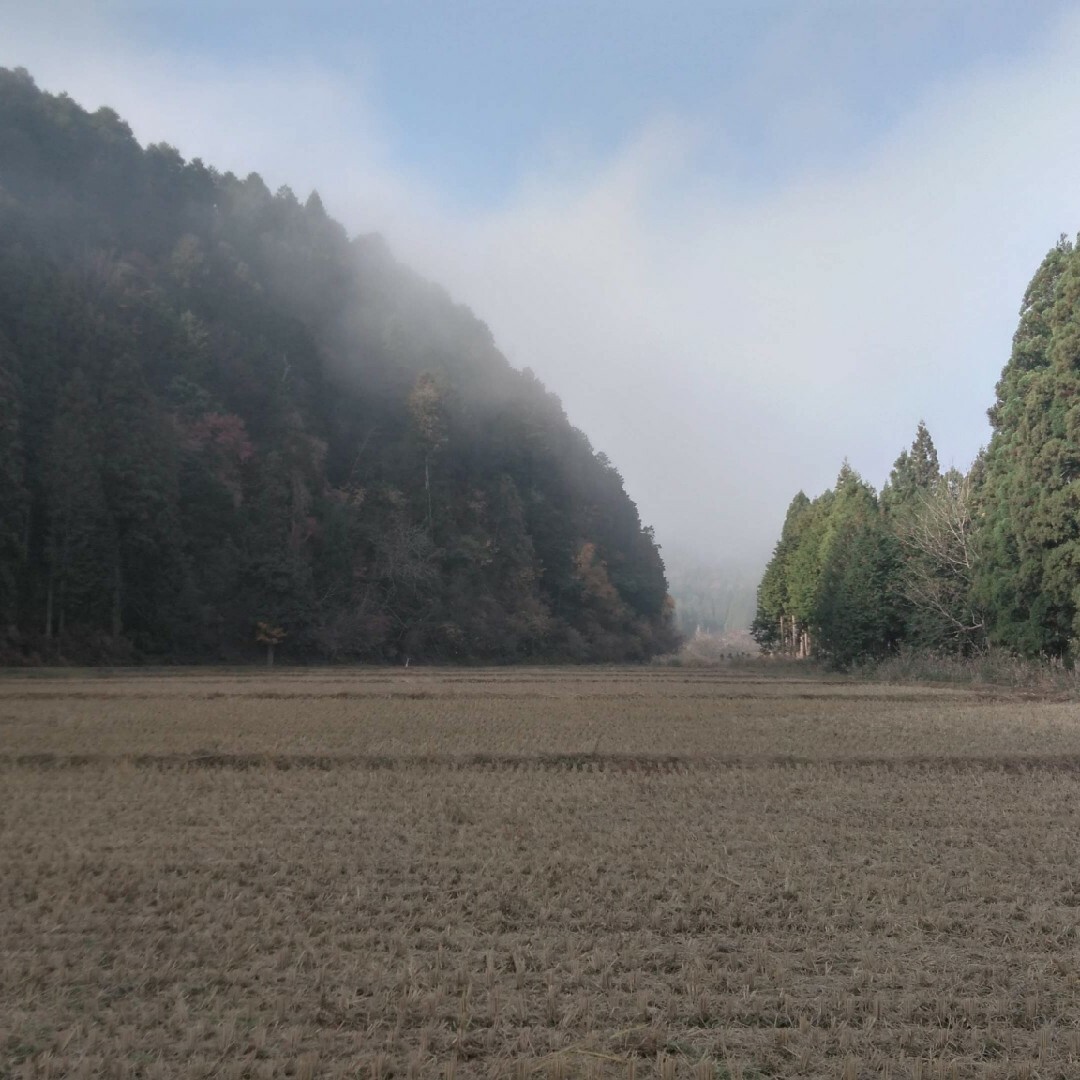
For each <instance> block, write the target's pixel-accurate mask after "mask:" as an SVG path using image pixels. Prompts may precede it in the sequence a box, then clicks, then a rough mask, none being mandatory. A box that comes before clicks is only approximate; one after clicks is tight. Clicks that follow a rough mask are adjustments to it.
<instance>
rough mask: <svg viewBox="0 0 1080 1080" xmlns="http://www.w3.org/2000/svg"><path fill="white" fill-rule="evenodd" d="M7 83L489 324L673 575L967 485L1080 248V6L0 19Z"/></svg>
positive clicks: (57, 6) (546, 4) (29, 9)
mask: <svg viewBox="0 0 1080 1080" xmlns="http://www.w3.org/2000/svg"><path fill="white" fill-rule="evenodd" d="M0 26H3V33H2V34H0V65H3V66H8V67H14V66H23V67H26V68H27V69H28V70H29V71H30V73H31V74H32V75H33V76H34V78H35V79H36V81H37V82H38V85H39V86H42V87H43V88H44V89H47V90H50V91H53V92H59V91H66V92H67V93H69V94H70V95H71V96H72V97H73V98H74V99H75V100H77V101H78V102H80V103H81V104H82V105H84V106H86V107H87V108H90V109H93V108H96V107H97V106H99V105H109V106H111V107H113V108H115V109H116V110H117V111H118V112H119V113H120V114H121V116H123V117H124V118H125V119H126V120H127V121H128V122H129V123H130V124H131V126H132V128H133V130H134V132H135V134H136V135H137V136H138V137H139V139H140V140H141V141H143V142H159V141H164V142H168V143H170V144H172V145H173V146H176V147H177V148H178V149H179V150H180V151H181V153H183V154H184V155H185V156H186V157H189V158H191V157H200V158H202V159H203V160H204V161H205V162H206V163H208V164H211V165H214V166H216V167H218V168H219V169H222V170H225V169H231V170H233V171H235V172H237V173H238V174H239V175H246V174H247V173H249V172H251V171H257V172H259V173H260V174H261V175H262V176H263V178H264V179H265V180H266V182H267V184H268V185H269V186H270V187H271V189H274V188H276V187H278V186H279V185H282V184H288V185H289V186H290V187H292V188H293V190H294V191H295V192H296V193H297V194H298V195H299V196H300V197H301V198H303V197H305V196H306V194H307V193H308V192H309V191H310V190H312V189H317V190H318V191H319V193H320V195H321V196H322V199H323V202H324V204H325V205H326V208H327V210H328V211H329V212H330V213H331V214H332V215H333V216H335V217H336V218H338V219H339V220H340V221H342V222H343V223H344V224H345V225H346V227H347V228H348V229H349V230H350V231H351V232H354V233H367V232H380V233H382V234H383V235H384V236H385V237H386V239H387V240H388V241H389V243H390V245H391V247H392V249H393V250H394V251H395V252H396V254H397V255H398V256H399V257H400V258H401V259H402V260H403V261H405V262H407V263H409V264H410V265H412V266H413V267H415V268H416V269H417V270H419V271H421V272H422V273H424V274H426V275H427V276H429V277H431V278H433V279H435V280H437V281H438V282H440V283H441V284H442V285H443V286H444V287H446V289H447V290H448V291H449V292H450V293H451V295H452V296H453V297H454V298H455V299H456V300H459V301H461V302H463V303H466V304H468V305H469V306H470V307H471V308H472V309H473V310H474V311H475V313H476V314H477V315H478V316H479V317H480V318H481V319H483V320H484V321H485V322H486V323H487V324H488V325H489V326H490V327H491V330H492V332H493V334H494V335H495V339H496V341H497V342H498V344H499V346H500V348H501V349H502V351H503V352H504V353H505V354H506V356H507V358H508V359H509V360H510V362H511V363H512V364H514V365H515V366H517V367H526V366H528V367H531V368H532V369H533V370H534V371H535V372H536V373H537V375H539V376H540V378H541V379H543V381H544V382H545V383H546V384H547V386H548V387H549V389H551V390H553V391H554V392H555V393H557V394H558V395H559V396H560V398H561V399H562V401H563V404H564V406H565V408H566V410H567V413H568V415H569V417H570V419H571V421H572V422H573V423H574V424H575V425H577V426H578V427H581V428H582V429H583V430H584V431H585V432H586V433H587V434H588V435H589V437H590V439H591V440H592V443H593V445H594V446H595V447H596V448H597V449H598V450H603V451H604V452H605V453H606V454H607V455H608V456H609V457H610V458H611V459H612V461H613V462H614V463H615V464H616V466H617V467H618V468H619V470H620V472H621V473H622V475H623V477H624V479H625V482H626V486H627V489H628V491H629V493H630V495H631V497H632V498H634V500H635V501H636V502H637V504H638V506H639V509H640V510H641V513H642V517H643V519H644V521H645V522H646V523H648V524H651V525H653V526H654V527H655V529H656V534H657V539H658V540H659V541H660V543H661V545H662V546H663V547H664V548H665V549H666V550H667V551H668V552H682V553H685V554H690V555H693V556H694V557H696V558H698V559H702V560H705V561H713V562H718V563H722V562H744V563H751V564H763V563H764V561H765V559H766V558H767V557H768V554H769V552H770V550H771V547H772V545H773V543H774V542H775V540H776V538H777V536H778V533H779V529H780V526H781V524H782V522H783V517H784V513H785V510H786V508H787V505H788V503H789V502H790V500H791V498H792V496H793V495H794V494H795V492H796V491H798V490H804V491H806V492H807V493H808V494H810V495H816V494H818V493H819V492H820V491H822V490H823V489H824V488H826V487H828V486H829V485H830V484H831V483H832V481H833V480H834V479H835V476H836V473H837V472H838V470H839V468H840V465H841V463H842V462H843V461H844V459H845V458H846V459H847V460H848V461H849V462H850V463H851V465H852V466H853V467H854V468H855V469H857V470H858V471H859V472H860V473H861V474H862V475H863V476H864V477H865V478H866V479H867V480H868V481H870V482H871V483H872V484H874V485H875V487H880V485H881V484H882V483H883V482H884V481H885V480H886V479H887V477H888V472H889V468H890V466H891V464H892V462H893V460H894V459H895V458H896V456H897V454H898V453H899V452H900V451H901V450H902V449H903V448H904V447H905V446H906V445H908V444H909V443H910V442H911V439H912V437H913V436H914V433H915V428H916V426H917V424H918V422H919V420H920V419H925V421H926V423H927V424H928V426H929V428H930V431H931V433H932V435H933V437H934V439H935V442H936V443H937V446H938V450H939V454H940V457H941V459H942V461H943V463H944V464H946V465H956V466H958V467H960V468H965V467H966V466H967V465H968V463H969V462H970V461H971V459H972V457H973V456H974V455H975V454H976V453H977V452H978V450H979V448H980V446H982V445H984V444H985V442H986V441H987V440H988V438H989V434H990V432H989V427H988V424H987V420H986V409H987V407H988V406H989V405H990V404H991V402H992V401H993V395H994V386H995V383H996V381H997V378H998V376H999V375H1000V372H1001V368H1002V366H1003V365H1004V363H1005V362H1006V360H1007V359H1008V355H1009V349H1010V341H1011V337H1012V334H1013V331H1014V330H1015V328H1016V322H1017V313H1018V310H1019V306H1020V302H1021V299H1022V296H1023V292H1024V288H1025V286H1026V284H1027V282H1028V281H1029V280H1030V278H1031V276H1032V275H1033V273H1034V272H1035V269H1036V268H1037V266H1038V264H1039V262H1040V260H1041V259H1042V257H1043V255H1044V254H1045V253H1046V251H1047V250H1048V249H1049V248H1050V247H1051V246H1052V245H1053V244H1054V242H1055V241H1056V240H1057V237H1058V236H1059V234H1061V233H1062V232H1065V233H1069V234H1074V233H1076V231H1077V230H1078V229H1080V181H1078V180H1077V177H1080V139H1078V138H1077V137H1076V133H1077V132H1078V131H1080V4H1076V3H1063V2H1060V0H1023V2H1020V0H1014V2H1011V3H1000V2H997V0H935V2H932V3H931V2H926V3H923V2H920V0H912V2H903V0H892V2H886V0H851V2H839V0H835V2H833V0H820V2H815V0H801V2H791V3H779V2H769V0H756V2H750V0H746V2H723V0H713V2H711V3H706V2H697V3H690V2H686V0H667V2H664V3H660V2H653V3H644V2H640V0H622V2H616V0H611V2H599V0H576V2H570V0H543V2H540V0H537V2H532V3H525V2H519V0H483V2H481V0H475V2H468V0H443V2H435V0H429V2H420V0H387V2H377V3H376V2H370V3H365V2H363V0H358V2H354V3H349V4H344V3H342V4H325V3H318V2H315V3H308V4H304V5H303V6H301V5H299V4H287V3H281V2H274V0H263V2H261V3H257V4H256V3H229V2H227V0H220V2H217V3H205V2H202V0H192V2H188V3H185V4H178V3H176V4H170V5H164V4H145V3H143V4H139V3H131V2H120V0H118V2H107V0H98V2H96V3H95V2H90V3H87V2H86V0H82V2H79V3H74V2H70V0H66V2H52V0H38V2H37V3H35V4H33V5H30V4H26V3H25V0H20V2H13V0H0Z"/></svg>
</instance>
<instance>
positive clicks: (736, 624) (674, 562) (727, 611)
mask: <svg viewBox="0 0 1080 1080" xmlns="http://www.w3.org/2000/svg"><path fill="white" fill-rule="evenodd" d="M664 561H665V564H666V566H667V575H668V582H669V583H670V588H671V595H672V596H673V597H674V599H675V623H676V626H677V627H678V630H679V633H680V634H682V635H684V636H685V637H691V636H693V635H694V634H697V633H701V634H708V635H719V634H730V633H736V632H742V633H744V634H745V633H746V631H747V629H748V627H749V626H750V623H751V622H752V621H753V618H754V595H755V591H756V589H757V582H758V577H759V574H760V571H759V570H757V569H756V568H754V569H751V568H748V567H745V566H742V565H740V564H738V563H735V562H731V561H728V562H723V561H721V562H719V563H716V562H705V561H704V560H701V559H698V558H694V557H693V556H692V555H690V554H689V553H680V552H675V553H672V552H671V551H668V550H666V549H665V556H664Z"/></svg>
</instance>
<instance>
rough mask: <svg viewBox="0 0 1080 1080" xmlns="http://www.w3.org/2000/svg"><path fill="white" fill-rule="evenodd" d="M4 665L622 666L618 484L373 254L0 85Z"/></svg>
mask: <svg viewBox="0 0 1080 1080" xmlns="http://www.w3.org/2000/svg"><path fill="white" fill-rule="evenodd" d="M0 510H2V516H0V634H2V636H0V653H2V654H3V655H5V656H6V657H7V658H9V659H11V658H18V657H38V658H42V659H46V658H52V657H64V658H68V659H80V660H95V659H109V658H120V657H139V656H142V657H159V658H167V659H187V658H190V659H199V658H222V659H228V658H242V657H243V656H245V655H250V654H252V653H253V652H254V650H257V649H258V648H259V647H260V646H259V644H258V643H257V641H256V638H257V637H258V638H259V640H260V641H262V642H263V644H266V642H267V640H268V639H267V635H270V637H271V638H273V640H274V641H275V642H277V643H278V644H277V649H278V653H279V655H281V656H286V657H292V658H296V659H300V658H308V657H310V658H320V659H332V660H338V659H401V658H403V657H405V656H411V657H415V658H447V659H450V658H454V659H489V660H500V661H501V660H523V659H528V658H562V659H568V660H637V659H643V658H646V657H648V656H650V655H652V654H655V653H657V652H660V651H666V650H668V649H670V648H671V647H672V646H673V644H674V631H673V626H672V622H673V620H672V610H671V601H670V600H669V599H668V596H667V584H666V581H665V574H664V566H663V563H662V561H661V559H660V555H659V552H658V549H657V546H656V544H655V542H654V540H653V534H652V532H651V530H649V529H647V528H644V527H643V526H642V524H641V521H640V519H639V516H638V512H637V509H636V507H635V505H634V503H633V502H631V500H630V499H629V498H628V496H627V494H626V492H625V490H624V488H623V483H622V480H621V478H620V476H619V473H618V472H617V471H616V469H615V468H614V466H613V465H612V464H611V463H610V462H609V461H608V460H607V459H606V458H605V457H604V455H603V454H599V453H595V452H594V451H593V449H592V448H591V447H590V445H589V442H588V440H587V438H586V437H585V435H584V434H582V432H580V431H578V430H576V429H575V428H574V427H572V426H571V425H570V424H569V422H568V421H567V419H566V416H565V414H564V412H563V410H562V407H561V405H560V403H559V401H558V399H557V398H555V397H554V396H553V395H552V394H550V393H548V392H547V391H546V390H545V389H544V387H543V386H542V385H541V384H540V382H539V381H538V380H537V379H536V378H535V376H533V375H532V373H531V372H529V371H528V370H526V371H524V372H519V371H516V370H514V369H512V368H511V367H510V365H509V364H508V363H507V361H506V360H505V359H504V358H503V356H502V355H500V353H499V352H498V350H497V349H496V347H495V345H494V343H493V341H492V339H491V335H490V333H489V331H488V330H487V328H486V327H485V326H484V325H483V324H482V323H480V322H479V321H478V320H477V319H476V318H475V317H474V316H473V315H472V314H471V313H470V312H469V311H468V310H466V309H465V308H463V307H461V306H458V305H455V304H454V303H452V302H451V301H450V299H449V298H448V297H447V295H446V294H445V293H444V292H443V291H442V290H441V289H439V288H437V287H435V286H433V285H431V284H429V283H428V282H425V281H423V280H422V279H420V278H419V277H418V276H416V275H414V274H413V273H411V272H410V271H408V270H407V269H405V268H403V267H402V266H401V265H399V264H398V263H396V262H395V261H394V260H393V258H392V257H391V255H390V254H389V252H388V251H387V249H386V247H385V245H384V243H383V242H382V241H381V240H380V239H379V238H378V237H377V236H366V237H358V238H355V239H350V238H349V237H347V235H346V233H345V231H344V229H343V228H342V227H341V226H340V225H339V224H337V223H336V222H335V221H333V220H332V219H330V218H329V217H328V216H327V214H326V213H325V211H324V209H323V206H322V205H321V202H320V200H319V197H318V195H317V194H312V195H311V196H310V197H309V198H308V199H307V200H306V201H305V202H300V201H298V200H297V198H296V197H295V196H294V195H293V193H292V192H291V191H290V190H289V189H288V188H281V189H280V190H279V191H278V192H277V193H276V194H272V193H271V192H270V191H269V190H267V188H266V186H265V184H264V183H263V181H262V180H261V179H260V178H259V177H258V176H257V175H255V174H252V175H250V176H248V177H247V178H246V179H239V178H237V177H236V176H234V175H232V174H231V173H224V174H222V173H219V172H217V171H215V170H214V169H212V168H209V167H207V166H205V165H203V164H202V163H201V162H200V161H198V160H194V161H191V162H185V161H184V160H183V159H182V158H181V156H180V155H179V154H178V153H177V151H176V150H174V149H172V148H171V147H169V146H166V145H156V146H150V147H148V148H146V149H143V148H142V147H140V145H139V144H138V143H137V142H136V140H135V139H134V138H133V136H132V133H131V131H130V129H129V128H128V127H127V125H126V124H125V123H123V121H122V120H121V119H120V118H119V117H118V116H117V115H116V114H115V113H114V112H113V111H111V110H109V109H104V108H103V109H100V110H98V111H97V112H95V113H93V114H90V113H88V112H86V111H85V110H83V109H82V108H80V107H79V106H78V105H76V104H75V103H74V102H72V101H71V100H70V99H69V98H67V97H66V96H65V95H60V96H53V95H49V94H46V93H43V92H41V91H39V90H38V88H37V87H36V86H35V84H34V82H33V80H32V79H31V78H30V76H29V75H28V74H27V73H26V72H25V71H21V70H19V71H0Z"/></svg>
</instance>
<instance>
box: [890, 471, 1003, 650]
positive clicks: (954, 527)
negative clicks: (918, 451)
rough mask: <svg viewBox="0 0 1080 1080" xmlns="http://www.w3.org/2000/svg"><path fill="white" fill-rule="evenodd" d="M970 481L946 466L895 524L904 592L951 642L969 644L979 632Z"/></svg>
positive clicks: (981, 617) (980, 629) (980, 616)
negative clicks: (975, 594) (940, 474)
mask: <svg viewBox="0 0 1080 1080" xmlns="http://www.w3.org/2000/svg"><path fill="white" fill-rule="evenodd" d="M973 486H974V485H973V482H972V479H971V477H970V476H965V475H964V474H963V473H961V472H959V471H957V470H955V469H951V470H950V471H949V472H947V473H946V474H945V475H944V476H943V477H942V478H941V479H940V481H938V483H936V484H935V485H934V486H933V487H932V488H930V489H928V490H926V491H924V492H923V493H921V494H920V496H919V498H918V501H917V502H916V504H915V505H914V507H913V508H912V510H911V512H910V513H908V514H905V515H903V516H902V517H901V518H900V520H899V521H897V523H896V535H897V539H898V540H899V542H900V545H901V547H902V549H903V551H904V554H905V560H904V573H903V592H904V596H905V598H906V599H907V600H908V602H909V603H910V604H911V605H912V606H913V607H914V608H915V609H916V611H918V612H920V613H921V614H922V615H924V616H926V617H927V618H929V619H931V620H932V621H933V622H934V623H935V624H936V626H937V627H938V628H939V630H940V636H941V638H942V639H943V640H944V641H947V642H949V643H951V644H953V645H956V646H963V645H966V644H974V643H975V642H976V641H978V640H979V639H981V637H982V636H983V632H984V619H983V615H982V613H981V612H980V611H979V610H978V608H977V607H976V606H975V604H974V603H973V601H972V576H973V571H974V563H975V550H974V524H975V521H974V498H973Z"/></svg>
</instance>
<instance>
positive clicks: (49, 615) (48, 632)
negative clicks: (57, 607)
mask: <svg viewBox="0 0 1080 1080" xmlns="http://www.w3.org/2000/svg"><path fill="white" fill-rule="evenodd" d="M52 631H53V571H52V568H51V567H50V568H49V585H48V588H47V589H46V590H45V640H46V641H52Z"/></svg>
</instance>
